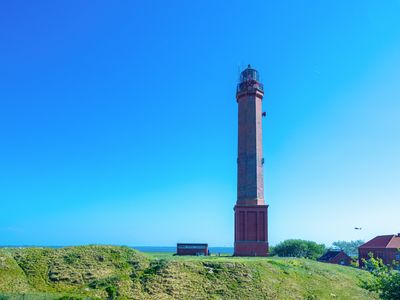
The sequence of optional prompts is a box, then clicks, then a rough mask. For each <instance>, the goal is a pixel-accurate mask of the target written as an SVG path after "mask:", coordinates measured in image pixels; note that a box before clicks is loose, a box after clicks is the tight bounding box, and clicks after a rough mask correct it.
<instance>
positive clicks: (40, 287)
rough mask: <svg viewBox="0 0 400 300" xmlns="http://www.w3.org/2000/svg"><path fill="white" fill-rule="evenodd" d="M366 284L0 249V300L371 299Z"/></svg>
mask: <svg viewBox="0 0 400 300" xmlns="http://www.w3.org/2000/svg"><path fill="white" fill-rule="evenodd" d="M368 276H370V275H369V274H368V273H367V272H364V271H361V270H358V269H354V268H350V267H343V266H338V265H329V264H323V263H318V262H315V261H311V260H307V259H293V258H275V257H269V258H253V257H252V258H239V257H227V256H221V257H219V256H210V257H201V256H199V257H190V256H184V257H182V256H174V255H173V253H140V252H138V251H135V250H132V249H129V248H127V247H114V246H81V247H66V248H60V249H48V248H23V249H13V248H3V249H0V300H1V299H57V298H60V297H61V296H63V295H73V296H75V297H81V298H86V299H89V298H90V299H107V298H110V297H111V296H112V295H111V293H113V292H114V291H116V297H117V298H118V299H376V295H374V294H370V293H369V292H367V291H365V290H363V289H362V288H360V287H359V282H360V279H361V278H367V277H368ZM1 293H3V294H1ZM23 294H25V296H24V297H25V298H23V297H22V295H23ZM2 297H3V298H2Z"/></svg>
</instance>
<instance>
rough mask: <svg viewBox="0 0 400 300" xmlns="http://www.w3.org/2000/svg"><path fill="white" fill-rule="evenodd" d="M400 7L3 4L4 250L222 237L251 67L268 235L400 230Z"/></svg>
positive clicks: (390, 3) (228, 233)
mask: <svg viewBox="0 0 400 300" xmlns="http://www.w3.org/2000/svg"><path fill="white" fill-rule="evenodd" d="M399 15H400V1H398V0H396V1H395V0H387V1H368V0H367V1H366V0H358V1H347V0H337V1H311V0H310V1H294V0H293V1H163V2H162V1H159V2H155V1H93V2H88V1H35V2H32V1H3V2H2V3H1V4H0V39H1V44H0V201H1V209H0V244H1V245H6V244H7V245H10V244H12V245H20V244H31V245H71V244H86V243H106V244H124V245H173V244H174V243H176V242H177V241H193V242H194V241H196V242H197V241H198V242H208V243H209V244H210V245H212V246H230V245H232V243H233V206H234V203H235V200H236V199H235V198H236V150H237V136H236V135H237V105H236V101H235V85H236V82H237V78H238V70H239V69H240V68H243V67H244V66H246V65H247V64H248V63H251V64H252V65H253V66H255V67H256V68H257V69H258V70H259V71H260V73H261V77H262V81H263V83H264V85H265V89H266V92H265V100H264V109H265V110H266V111H267V113H268V117H267V118H266V119H265V120H264V157H265V198H266V199H267V202H268V204H270V224H269V225H270V227H269V232H270V242H271V244H275V243H277V242H279V241H281V240H284V239H287V238H303V239H312V240H315V241H318V242H324V243H328V244H329V243H330V242H332V241H334V240H339V239H340V240H350V239H369V238H372V237H373V236H375V235H377V234H392V233H396V232H400V217H399V215H400V185H399V182H400V139H399V135H400V114H399V112H400V82H399V80H400V19H399V17H398V16H399ZM354 226H361V227H362V228H363V230H362V231H355V230H354V229H353V227H354Z"/></svg>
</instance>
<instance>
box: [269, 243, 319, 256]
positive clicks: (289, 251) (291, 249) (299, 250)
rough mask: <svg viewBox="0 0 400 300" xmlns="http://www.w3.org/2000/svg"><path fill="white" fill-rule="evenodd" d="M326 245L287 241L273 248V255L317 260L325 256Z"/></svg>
mask: <svg viewBox="0 0 400 300" xmlns="http://www.w3.org/2000/svg"><path fill="white" fill-rule="evenodd" d="M325 250H326V247H325V245H324V244H317V243H316V242H313V241H305V240H286V241H283V242H281V243H279V244H278V245H276V246H275V247H273V251H272V252H271V254H272V255H278V256H283V257H304V258H310V259H317V258H318V257H320V256H321V255H322V254H324V252H325Z"/></svg>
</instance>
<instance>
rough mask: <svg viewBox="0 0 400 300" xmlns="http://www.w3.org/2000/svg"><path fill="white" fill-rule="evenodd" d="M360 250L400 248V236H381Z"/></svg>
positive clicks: (362, 246)
mask: <svg viewBox="0 0 400 300" xmlns="http://www.w3.org/2000/svg"><path fill="white" fill-rule="evenodd" d="M359 248H390V249H392V248H393V249H398V248H400V235H394V234H392V235H379V236H377V237H375V238H373V239H372V240H370V241H369V242H366V243H365V244H363V245H361V246H360V247H359Z"/></svg>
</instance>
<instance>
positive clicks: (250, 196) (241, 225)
mask: <svg viewBox="0 0 400 300" xmlns="http://www.w3.org/2000/svg"><path fill="white" fill-rule="evenodd" d="M263 96H264V87H263V84H262V83H261V82H260V77H259V73H258V71H257V70H255V69H254V68H252V67H251V66H250V65H249V66H248V67H247V68H246V69H245V70H244V71H242V72H241V74H240V79H239V83H238V85H237V89H236V101H237V103H238V107H239V109H238V111H239V113H238V121H239V124H238V157H237V200H236V205H235V207H234V211H235V245H234V246H235V249H234V255H235V256H267V255H268V214H267V213H268V205H266V204H265V200H264V178H263V167H264V166H263V165H264V158H263V150H262V149H263V148H262V118H263V116H265V113H263V111H262V100H263Z"/></svg>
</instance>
